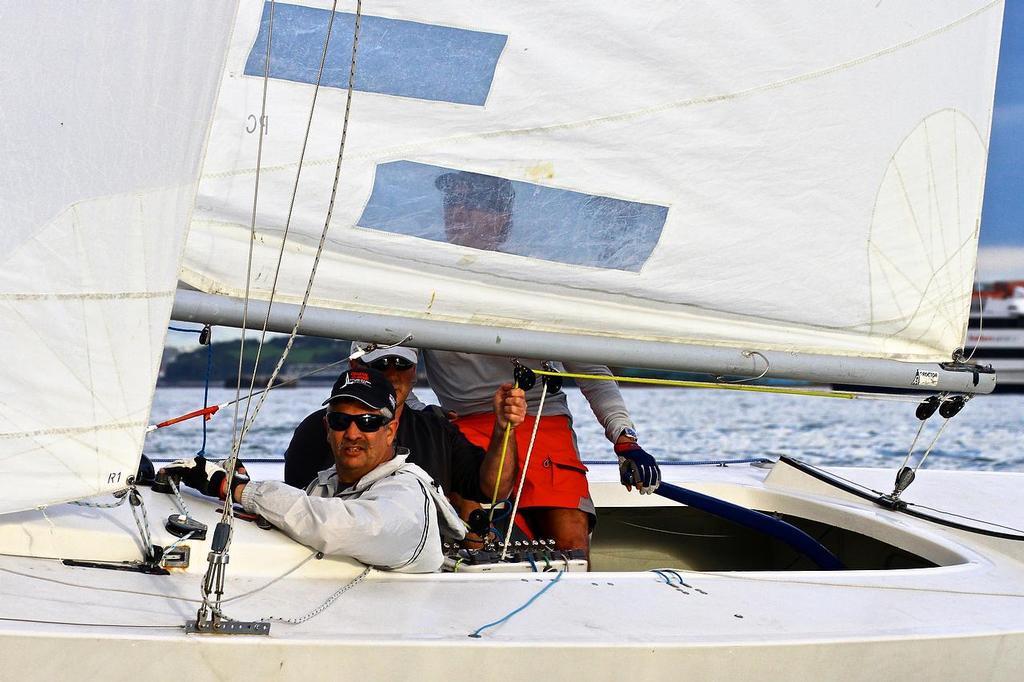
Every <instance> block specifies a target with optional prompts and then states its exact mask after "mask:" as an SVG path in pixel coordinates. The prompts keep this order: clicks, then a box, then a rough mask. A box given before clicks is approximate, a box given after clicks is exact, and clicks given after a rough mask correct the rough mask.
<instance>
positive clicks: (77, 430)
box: [0, 420, 146, 440]
mask: <svg viewBox="0 0 1024 682" xmlns="http://www.w3.org/2000/svg"><path fill="white" fill-rule="evenodd" d="M145 427H146V422H145V421H142V420H137V421H130V422H110V423H108V424H90V425H88V426H66V427H62V428H57V429H37V430H35V431H7V432H3V433H0V440H11V439H14V438H34V437H36V436H63V435H74V434H81V433H93V432H96V431H129V430H133V429H140V428H145Z"/></svg>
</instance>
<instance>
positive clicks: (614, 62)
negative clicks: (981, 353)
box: [182, 0, 1002, 362]
mask: <svg viewBox="0 0 1024 682" xmlns="http://www.w3.org/2000/svg"><path fill="white" fill-rule="evenodd" d="M343 4H344V3H343ZM328 6H329V3H324V2H308V3H304V4H285V3H277V4H276V9H275V10H274V21H273V30H272V32H271V30H270V21H269V19H270V11H271V4H270V3H263V2H256V1H246V2H243V3H242V7H241V9H240V12H239V19H238V25H237V27H236V30H235V33H234V38H233V43H232V46H231V51H230V55H229V58H228V67H227V69H226V71H225V76H224V82H223V85H222V89H221V96H220V100H219V103H218V108H217V116H216V120H215V123H214V129H213V133H212V136H211V143H210V148H209V153H208V156H207V159H206V163H205V166H204V169H203V179H202V184H201V187H200V195H199V199H198V203H197V207H196V211H195V213H194V215H193V220H192V227H191V233H190V236H189V240H188V244H187V248H186V256H185V261H184V267H183V270H182V279H183V280H184V281H185V282H186V283H187V284H188V285H190V286H192V287H194V288H196V289H199V290H200V291H202V292H207V293H209V294H217V295H222V296H235V297H241V296H242V295H243V293H244V291H245V289H246V281H245V273H246V267H245V263H246V259H247V252H248V245H249V240H250V213H251V208H252V201H253V199H252V187H253V181H254V177H255V174H256V170H257V163H256V153H257V142H258V137H259V132H258V131H259V130H260V128H259V126H258V125H257V119H258V117H259V115H260V101H261V97H262V91H263V73H264V70H265V67H266V66H267V65H266V57H265V54H266V50H267V42H268V39H269V41H270V43H271V49H270V65H269V69H268V71H269V75H270V80H269V84H268V88H267V111H268V112H269V115H268V118H267V121H266V123H267V126H266V128H265V129H264V133H263V151H262V154H263V156H262V164H261V168H260V195H259V201H258V211H257V217H256V240H255V242H256V243H255V253H254V268H253V279H252V285H251V286H252V296H253V297H255V298H257V299H263V300H266V299H268V298H269V297H270V287H271V282H272V281H273V273H274V270H275V263H276V259H277V252H278V249H279V247H280V240H281V236H282V234H283V230H284V228H285V225H286V223H288V215H289V206H291V205H292V202H293V197H292V186H293V184H294V183H295V179H296V174H297V172H298V171H299V168H298V165H299V164H298V159H299V154H300V149H301V145H302V140H303V138H304V131H305V126H306V119H307V116H308V115H309V108H310V103H311V101H312V95H313V91H314V88H315V84H316V82H317V66H318V63H319V59H320V54H321V49H322V45H323V41H324V36H325V32H326V26H327V19H328V15H329V9H326V8H327V7H328ZM352 9H353V6H352V4H351V3H349V6H348V7H343V8H342V10H343V11H339V12H338V13H337V14H336V17H335V24H334V32H333V35H332V38H331V43H330V46H329V48H328V56H327V60H326V68H325V71H324V74H323V76H322V78H321V80H320V83H321V86H320V92H319V99H318V104H317V107H316V110H315V112H314V115H313V119H312V126H311V130H310V134H309V138H308V140H309V147H308V148H309V150H310V151H309V152H307V157H306V162H305V164H304V165H303V167H302V169H301V178H300V182H299V183H298V191H297V194H296V196H295V198H294V211H293V213H292V217H291V221H290V224H288V228H289V237H288V241H287V247H286V249H285V255H284V263H283V267H282V270H281V273H280V278H279V280H278V281H277V287H276V291H275V300H276V301H280V302H283V303H292V304H294V303H296V302H298V301H299V300H301V298H302V295H303V293H304V291H305V287H306V281H307V276H308V273H309V269H310V266H311V262H312V255H313V253H314V251H315V248H316V243H317V241H318V240H319V235H320V232H321V229H322V227H323V223H324V217H325V215H326V207H327V203H328V201H329V197H330V195H331V183H332V180H333V176H334V166H335V161H336V159H335V154H336V150H337V148H338V137H339V135H340V129H341V121H342V118H343V113H342V112H343V108H344V103H345V89H344V88H345V86H346V84H347V77H348V68H349V53H350V50H351V45H352V32H353V31H352V29H353V23H354V16H353V14H352ZM1001 20H1002V2H999V1H995V2H993V1H990V0H949V1H946V2H942V3H935V2H930V1H928V0H911V1H908V2H900V3H874V2H851V3H841V4H839V5H832V6H829V7H828V8H827V9H825V8H822V7H821V4H820V3H818V2H814V1H813V0H790V1H788V2H780V3H773V4H772V7H771V9H767V8H763V9H759V8H756V7H751V6H750V5H749V4H742V5H737V4H732V3H676V2H652V3H646V4H645V5H644V6H643V8H631V7H623V6H620V5H614V6H613V5H603V4H600V3H598V4H595V5H592V6H588V7H587V8H586V10H585V11H582V10H580V8H579V7H576V6H573V5H558V4H551V3H532V2H522V3H504V4H499V5H496V6H488V7H487V8H486V9H484V8H483V7H481V6H477V5H472V6H467V5H466V4H465V3H459V2H446V1H439V2H432V3H426V4H425V3H416V2H398V1H396V2H388V3H385V4H374V5H373V6H371V7H368V8H367V9H366V10H365V14H364V16H363V21H362V26H361V32H360V36H359V51H358V64H357V68H356V74H357V76H356V82H355V89H356V90H357V92H356V96H355V101H354V104H353V108H352V114H351V122H350V125H349V130H348V144H347V147H346V150H345V157H344V163H343V166H342V172H341V180H340V185H339V187H338V203H337V205H336V206H335V208H334V214H333V216H334V217H333V221H332V224H331V229H330V232H329V234H328V241H327V250H326V253H325V256H324V261H323V263H322V264H321V267H320V270H319V273H318V275H317V280H316V282H315V284H314V287H313V290H312V298H311V301H310V303H311V305H313V306H315V307H317V308H321V309H326V310H332V309H334V310H343V311H351V312H354V313H358V314H370V315H389V316H393V318H389V319H397V320H403V319H404V320H409V321H410V322H422V321H425V320H427V321H440V322H442V323H449V324H451V325H452V326H453V328H455V329H456V330H457V329H458V328H459V327H460V326H467V327H470V326H472V327H474V328H478V329H479V328H483V329H493V330H496V332H498V335H499V336H500V331H501V330H518V331H524V332H538V333H541V334H552V335H558V334H567V335H574V336H581V337H591V338H593V337H598V338H612V339H622V340H624V341H627V342H628V341H635V342H637V343H655V344H660V345H661V346H664V347H669V348H671V347H675V346H679V345H683V344H685V345H687V346H692V345H697V346H704V347H708V348H711V349H715V348H729V349H748V348H749V349H756V350H759V351H766V352H767V351H774V352H783V353H798V354H811V355H814V354H824V355H828V356H831V357H840V358H842V357H850V358H885V359H896V360H907V361H915V362H945V361H949V360H950V359H951V357H952V355H953V353H954V351H955V350H956V349H957V348H959V347H960V346H962V344H963V342H964V336H965V333H966V326H967V318H968V310H969V302H970V292H971V287H972V282H973V275H974V263H975V256H976V247H977V237H978V225H979V217H980V211H981V204H982V191H983V186H984V177H985V167H986V148H987V144H988V139H989V130H990V122H991V114H992V101H993V93H994V85H995V73H996V63H997V55H998V51H999V36H1000V28H1001V23H1002V22H1001ZM467 183H469V184H470V185H473V184H474V183H475V185H474V186H475V187H476V189H470V190H465V189H460V187H465V186H467ZM487 187H489V188H490V189H487ZM481 188H484V189H481ZM459 192H462V195H463V200H464V199H465V198H466V196H467V192H468V193H469V194H471V195H473V196H471V197H470V199H469V208H468V209H467V210H473V209H474V208H491V209H492V210H493V207H494V205H499V206H502V207H503V208H502V210H503V211H504V212H505V213H506V214H508V216H509V220H508V226H507V234H505V235H503V237H502V239H501V240H498V241H497V242H495V241H493V240H492V242H490V243H476V244H472V243H466V242H465V241H460V239H459V238H458V237H457V236H455V235H454V233H453V231H452V224H453V221H454V220H455V218H453V213H452V207H453V205H454V204H453V202H455V201H456V200H457V199H458V196H460V195H459ZM488 192H489V193H490V194H488ZM488 196H489V197H490V198H486V197H488ZM453 197H455V198H453ZM481 197H484V198H481ZM474 201H475V202H476V204H477V205H476V206H475V207H474V206H473V205H472V204H473V203H474ZM488 203H489V204H490V206H484V204H488ZM253 324H255V323H253ZM455 333H458V332H457V331H456V332H455Z"/></svg>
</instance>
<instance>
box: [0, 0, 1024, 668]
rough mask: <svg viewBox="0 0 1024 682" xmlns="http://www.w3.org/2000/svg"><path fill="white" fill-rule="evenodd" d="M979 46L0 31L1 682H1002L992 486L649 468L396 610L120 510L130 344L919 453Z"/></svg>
mask: <svg viewBox="0 0 1024 682" xmlns="http://www.w3.org/2000/svg"><path fill="white" fill-rule="evenodd" d="M50 5H52V7H51V6H50ZM1002 11H1003V3H1002V2H999V1H991V0H949V1H948V2H943V3H934V2H925V1H924V0H913V1H909V2H903V3H863V2H861V3H843V4H841V5H835V6H831V7H829V8H828V9H827V10H826V9H823V8H822V7H821V6H820V3H816V2H812V1H811V0H790V1H788V2H784V3H776V4H775V5H774V6H773V7H771V8H758V7H751V6H749V5H732V4H728V3H671V2H654V3H650V4H649V5H647V6H644V7H643V8H639V7H633V6H621V5H615V6H612V5H597V6H593V7H588V8H586V10H585V11H583V10H581V9H580V8H578V7H575V6H570V5H565V6H559V5H552V4H549V3H543V4H542V3H505V4H500V5H493V6H491V5H488V6H483V5H479V4H475V5H472V6H467V5H465V4H463V3H455V2H447V1H442V2H434V3H412V2H404V1H398V0H396V1H395V2H389V3H382V4H380V5H374V6H367V7H365V8H364V7H363V5H362V4H361V3H356V4H353V3H351V2H350V3H338V4H334V3H328V2H323V1H314V0H308V1H306V2H301V3H299V2H293V3H275V2H256V1H253V0H242V1H241V2H239V3H237V6H236V5H235V4H233V3H228V2H224V3H207V2H199V1H198V0H197V1H192V2H190V1H188V0H183V1H182V2H177V3H161V4H144V5H140V4H138V3H129V2H125V3H111V4H109V5H106V6H103V7H93V6H89V7H84V6H83V7H69V6H67V5H66V3H50V2H46V1H43V2H37V3H33V4H32V5H24V6H21V5H18V6H9V7H5V8H4V9H2V10H0V51H2V52H3V60H2V61H0V63H2V64H3V65H4V66H3V74H4V77H3V82H4V83H5V86H6V87H5V91H7V92H11V93H14V92H16V93H18V95H17V98H14V97H5V103H4V108H3V115H2V116H0V125H2V126H3V129H4V131H5V133H6V134H5V135H3V136H2V139H3V142H2V143H0V144H2V149H3V152H4V153H3V154H2V155H0V176H2V177H3V183H0V206H3V207H4V211H3V213H4V222H5V228H4V230H3V232H2V235H3V236H2V237H0V239H2V240H3V241H2V243H3V247H4V248H3V251H2V253H3V255H2V256H0V258H2V259H3V268H2V269H0V307H2V310H3V315H2V318H0V319H2V323H0V338H2V339H3V346H2V347H3V348H4V349H5V351H6V356H7V360H8V362H7V363H5V366H4V367H3V368H2V370H0V371H2V373H3V375H4V377H3V381H2V382H0V386H2V387H3V388H2V389H0V391H2V393H0V490H2V494H0V656H2V658H3V661H4V666H3V668H4V672H3V673H2V675H3V676H4V677H6V676H10V677H11V678H12V679H32V678H40V679H42V678H46V679H53V678H66V677H70V676H72V675H73V676H75V677H81V676H96V677H99V676H100V675H102V676H103V677H104V678H105V679H111V680H116V679H128V678H132V679H137V678H138V677H140V676H146V677H152V676H157V677H168V676H170V675H172V674H173V675H175V676H188V677H189V678H193V679H213V678H223V677H227V676H250V677H253V676H254V677H256V678H258V679H278V678H282V679H283V678H298V677H303V678H308V677H310V676H312V675H318V674H323V672H324V671H325V670H340V671H345V673H347V674H349V675H352V676H362V677H368V678H371V679H377V678H389V679H392V678H409V677H413V676H415V677H417V678H423V679H442V678H444V679H447V678H450V677H469V676H471V675H472V676H474V677H475V676H479V675H480V674H488V673H490V672H491V671H494V673H493V674H498V675H501V676H502V677H505V678H509V679H525V678H530V679H534V678H536V677H537V676H539V675H547V676H554V677H559V678H567V677H572V678H582V679H594V680H601V679H621V678H622V677H623V676H625V675H634V676H643V677H645V678H648V677H649V678H652V679H661V678H667V677H672V678H677V677H679V676H681V675H689V676H692V677H700V678H711V677H720V678H724V677H730V678H737V677H740V678H751V677H756V678H758V679H787V680H792V679H828V678H833V679H854V680H855V679H872V680H873V679H877V678H878V677H879V676H880V675H881V676H885V677H891V678H897V677H898V678H903V679H936V678H945V679H949V678H954V679H966V678H971V679H973V678H988V679H1012V678H1013V677H1014V676H1015V675H1016V674H1017V672H1016V671H1017V670H1018V669H1019V668H1020V666H1021V664H1022V663H1024V660H1022V659H1024V647H1022V646H1021V644H1022V643H1024V642H1022V640H1024V610H1022V609H1021V608H1020V605H1021V603H1022V599H1024V591H1022V590H1021V588H1020V586H1021V584H1024V580H1022V579H1024V532H1022V531H1020V530H1018V529H1020V528H1024V518H1022V516H1024V511H1022V510H1024V504H1022V503H1024V499H1022V493H1021V490H1022V489H1024V487H1022V485H1021V483H1022V482H1024V479H1022V477H1021V475H1020V474H1014V473H999V474H994V473H984V472H967V471H958V472H940V471H928V470H918V471H917V472H916V480H913V482H912V485H910V481H909V480H907V478H909V477H904V479H903V483H905V484H906V485H904V489H902V490H899V491H898V490H896V489H894V487H893V478H894V474H895V473H896V470H897V468H898V467H897V466H896V464H895V463H894V466H893V468H892V469H885V470H882V469H849V468H846V469H830V470H827V471H826V470H823V469H819V468H816V467H811V466H808V465H807V464H805V463H803V462H800V461H798V460H795V459H792V458H788V457H783V458H780V459H779V460H778V461H774V462H770V461H769V462H766V461H763V460H762V458H761V457H754V458H753V459H755V460H757V461H754V462H751V463H743V464H732V465H728V466H721V465H719V466H678V467H667V466H666V467H665V469H666V475H665V478H666V480H667V481H668V482H669V483H671V484H674V485H676V486H678V487H681V488H684V489H685V490H688V491H690V492H691V493H692V496H691V497H689V498H687V499H689V500H691V502H692V503H691V502H687V503H680V502H678V501H673V500H670V499H667V498H662V497H649V496H645V497H643V498H641V497H639V496H637V495H635V494H633V495H630V494H628V493H627V492H626V491H625V490H624V489H623V488H622V486H621V485H620V484H619V480H618V471H617V469H616V468H615V467H614V466H612V465H609V466H607V467H594V468H593V469H592V472H591V485H592V493H593V496H594V500H595V503H596V505H597V507H598V515H599V517H600V518H601V522H600V523H599V524H598V527H597V529H596V531H595V536H594V539H593V547H592V555H591V565H590V567H589V568H590V569H591V570H590V571H589V572H577V571H570V570H562V566H560V564H559V560H558V558H557V557H551V556H545V557H542V558H543V559H544V561H542V562H541V563H542V564H543V565H542V566H534V567H524V566H522V565H521V564H522V562H519V565H514V566H513V565H511V564H508V565H502V564H501V563H500V562H498V563H494V564H491V565H489V566H488V567H487V570H478V571H473V570H463V571H459V572H447V573H437V574H428V575H402V574H396V573H388V572H384V571H378V570H373V569H369V568H367V567H365V566H363V565H361V564H359V563H358V562H356V561H354V560H351V559H347V558H344V557H323V556H319V555H318V554H317V553H315V552H313V551H311V550H310V549H308V548H306V547H303V546H301V545H299V544H297V543H295V542H293V541H291V540H290V539H288V538H287V537H286V536H284V535H283V534H281V533H279V532H278V531H276V530H275V529H272V528H264V527H260V526H258V525H257V524H256V523H254V522H251V521H248V520H245V519H240V518H236V519H235V520H234V522H233V526H232V534H231V540H230V547H229V548H228V551H227V553H225V552H224V551H222V550H224V547H223V543H221V546H220V547H219V548H218V546H217V543H218V539H217V536H218V532H215V530H214V527H215V525H216V524H217V522H218V519H219V518H222V514H221V513H220V512H219V505H218V504H217V503H216V502H215V501H212V500H209V499H206V498H201V497H197V496H191V495H189V494H188V493H175V492H174V490H173V488H172V489H171V491H169V492H161V491H160V490H156V489H153V488H151V487H149V486H148V485H145V483H146V482H147V481H145V480H143V478H144V477H142V476H140V475H139V473H138V471H139V461H140V453H141V452H142V448H143V444H144V438H145V433H146V430H147V425H148V423H149V421H150V414H149V412H150V406H151V402H152V395H153V390H154V385H155V382H156V377H157V372H158V368H159V361H160V354H161V350H162V346H163V340H164V335H165V333H166V328H167V324H168V321H169V320H170V319H171V318H172V317H173V318H174V319H179V320H192V321H200V322H203V323H207V324H225V325H235V326H242V325H243V324H244V325H245V326H248V327H250V328H253V327H256V328H259V326H261V325H263V324H265V326H266V328H268V329H271V330H280V331H290V332H294V331H300V332H301V333H304V334H313V335H322V336H332V337H340V338H361V339H366V340H368V341H377V342H382V343H395V342H398V341H401V340H402V339H406V338H407V337H409V336H410V335H411V341H410V343H412V344H413V345H419V346H422V347H433V348H441V349H448V350H459V351H468V352H481V353H491V354H499V355H504V356H510V357H530V358H549V359H555V360H577V361H587V362H602V363H606V364H612V365H630V366H643V367H648V368H652V369H668V370H687V371H693V372H706V373H710V374H713V375H716V376H717V375H732V376H740V377H755V376H758V377H772V378H787V379H799V380H805V381H811V382H822V383H844V384H858V385H867V386H879V387H887V388H896V389H902V390H908V391H909V390H916V391H919V392H920V393H919V395H920V399H921V401H922V404H923V405H930V406H931V407H933V408H935V409H932V412H935V411H936V410H938V414H937V415H935V416H933V417H932V419H936V420H938V421H939V422H941V424H942V426H944V425H945V424H946V423H948V422H949V421H950V420H951V419H955V413H956V410H958V409H960V408H962V407H964V403H965V402H966V398H967V397H971V396H975V395H981V394H985V393H987V392H990V391H991V390H992V388H993V387H994V385H995V380H996V378H995V375H994V374H993V373H992V372H991V371H989V370H988V369H987V368H985V367H982V366H978V365H977V364H971V363H968V362H965V361H964V359H963V353H962V352H961V347H962V344H963V341H964V336H965V333H966V328H967V319H968V314H969V306H970V298H971V288H972V281H973V277H974V269H975V265H974V263H975V255H976V249H977V239H978V229H979V216H980V208H981V203H982V193H983V186H984V174H985V165H986V156H987V151H986V148H987V143H988V138H989V129H990V125H991V115H992V101H993V91H994V84H995V74H996V64H997V55H998V48H999V35H1000V28H1001V24H1002ZM328 35H330V36H331V37H330V40H329V41H328V40H327V37H328ZM325 45H326V47H325ZM460 173H473V174H476V175H478V176H486V177H490V178H495V179H497V180H500V181H501V182H502V183H503V186H505V185H504V183H507V186H508V187H510V188H511V190H512V191H513V192H514V204H513V205H514V209H513V210H512V217H513V226H512V229H511V231H510V234H509V237H508V239H507V241H506V242H505V243H503V244H502V246H501V248H493V249H485V248H476V247H472V246H465V245H461V244H458V243H453V242H452V241H450V240H449V238H448V237H447V235H446V233H445V222H444V210H445V208H444V197H443V194H442V186H443V185H444V184H445V181H444V180H442V178H443V177H446V176H450V175H451V174H460ZM313 271H315V277H311V276H310V273H311V272H313ZM300 309H301V321H300V319H299V318H300ZM929 399H931V401H932V402H930V403H929V402H928V401H929ZM980 399H983V398H980ZM915 402H916V401H915ZM897 407H898V406H897ZM970 408H971V406H970V405H968V406H967V407H966V409H970ZM900 409H902V408H900ZM918 409H924V411H925V412H927V411H928V409H930V408H923V407H919V408H918ZM913 418H914V416H913V415H912V414H909V413H908V419H913ZM255 424H256V426H254V428H258V421H257V422H255ZM934 424H935V422H931V421H922V425H923V426H922V428H923V427H924V425H928V426H929V428H933V431H934ZM641 426H642V425H641ZM942 426H940V427H939V430H940V431H941V428H942ZM929 433H931V432H929ZM925 438H926V439H927V436H925ZM908 445H909V446H910V449H911V450H913V446H912V445H910V444H908ZM754 454H757V453H754ZM908 454H909V453H908ZM241 455H242V457H243V458H244V444H243V445H242V448H241ZM247 465H248V466H250V468H251V473H252V475H253V476H254V477H257V478H260V477H263V478H265V477H268V476H275V475H280V472H278V471H275V468H274V465H261V464H259V463H253V462H247ZM890 491H892V492H890ZM700 496H703V498H710V499H711V500H712V501H713V503H714V504H718V505H719V508H720V509H724V508H728V509H737V508H739V509H746V510H754V511H759V512H764V514H762V516H765V517H769V518H773V519H775V520H780V519H781V520H783V521H785V522H786V523H787V524H788V525H789V526H791V527H795V528H798V529H799V530H800V531H801V532H802V533H803V535H805V536H810V537H811V538H812V539H813V540H814V542H815V543H817V544H818V545H820V546H823V547H825V548H826V549H828V551H829V552H831V553H832V554H833V555H834V556H835V557H836V558H837V560H838V561H839V562H841V564H842V566H841V567H840V566H830V567H827V568H828V569H829V570H826V569H825V568H822V567H821V566H820V564H817V563H816V562H815V561H814V560H813V558H809V557H808V556H807V555H806V553H804V552H801V551H798V550H795V549H793V547H792V544H791V543H787V542H784V541H782V540H780V539H779V538H778V537H776V536H772V535H764V534H763V533H761V532H759V531H758V530H757V529H755V528H752V527H751V526H750V525H749V524H748V525H743V524H742V523H741V522H740V521H738V520H737V519H736V518H735V517H732V518H730V517H728V516H726V517H725V518H723V516H722V515H721V514H715V513H710V512H709V511H707V509H706V508H705V507H702V506H701V504H698V500H699V499H702V498H700ZM221 539H223V538H221ZM542 554H543V553H542ZM208 561H209V563H210V565H211V566H212V565H214V564H216V566H217V571H216V572H215V574H216V575H217V578H216V580H215V581H214V583H215V584H214V586H215V587H216V591H217V592H218V595H219V596H218V604H219V607H220V608H222V609H223V612H224V614H225V615H226V616H227V617H228V618H226V619H225V620H224V621H223V622H222V623H221V627H219V628H218V629H217V630H216V632H213V631H211V630H210V629H205V630H204V628H203V623H202V622H201V619H197V613H201V607H202V606H203V604H202V595H203V587H204V583H206V585H207V587H209V582H208V580H207V579H208V577H209V576H210V575H213V574H214V573H211V569H210V567H208ZM532 568H537V569H538V570H536V571H535V570H532ZM565 568H568V561H566V562H565ZM546 569H549V570H546ZM481 665H483V666H485V667H486V669H487V671H488V672H487V673H481V670H480V668H481Z"/></svg>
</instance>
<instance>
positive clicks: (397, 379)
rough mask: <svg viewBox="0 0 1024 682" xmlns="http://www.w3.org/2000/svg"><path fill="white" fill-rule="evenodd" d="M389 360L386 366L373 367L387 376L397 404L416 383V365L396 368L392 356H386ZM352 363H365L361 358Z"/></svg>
mask: <svg viewBox="0 0 1024 682" xmlns="http://www.w3.org/2000/svg"><path fill="white" fill-rule="evenodd" d="M386 359H387V360H389V362H388V363H387V367H385V368H383V369H381V368H380V367H374V369H379V370H380V371H381V372H383V373H384V376H386V377H387V378H388V381H390V382H391V385H392V386H393V387H394V389H395V401H396V402H397V404H398V405H401V404H402V403H404V402H405V399H406V398H408V397H409V394H410V393H412V389H413V386H415V385H416V365H413V366H412V367H408V368H406V369H398V368H397V367H395V363H394V358H391V357H389V358H386ZM352 364H353V365H358V366H361V367H365V366H366V363H364V362H363V361H361V360H353V361H352Z"/></svg>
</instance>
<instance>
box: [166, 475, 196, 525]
mask: <svg viewBox="0 0 1024 682" xmlns="http://www.w3.org/2000/svg"><path fill="white" fill-rule="evenodd" d="M167 482H168V483H170V484H171V492H173V493H174V502H175V504H177V506H178V511H180V512H181V513H182V514H184V515H185V516H192V513H191V512H190V511H189V510H188V506H187V505H186V504H185V498H183V497H182V496H181V492H180V491H179V490H178V486H176V485H175V484H174V479H173V478H171V477H170V476H168V477H167Z"/></svg>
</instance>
